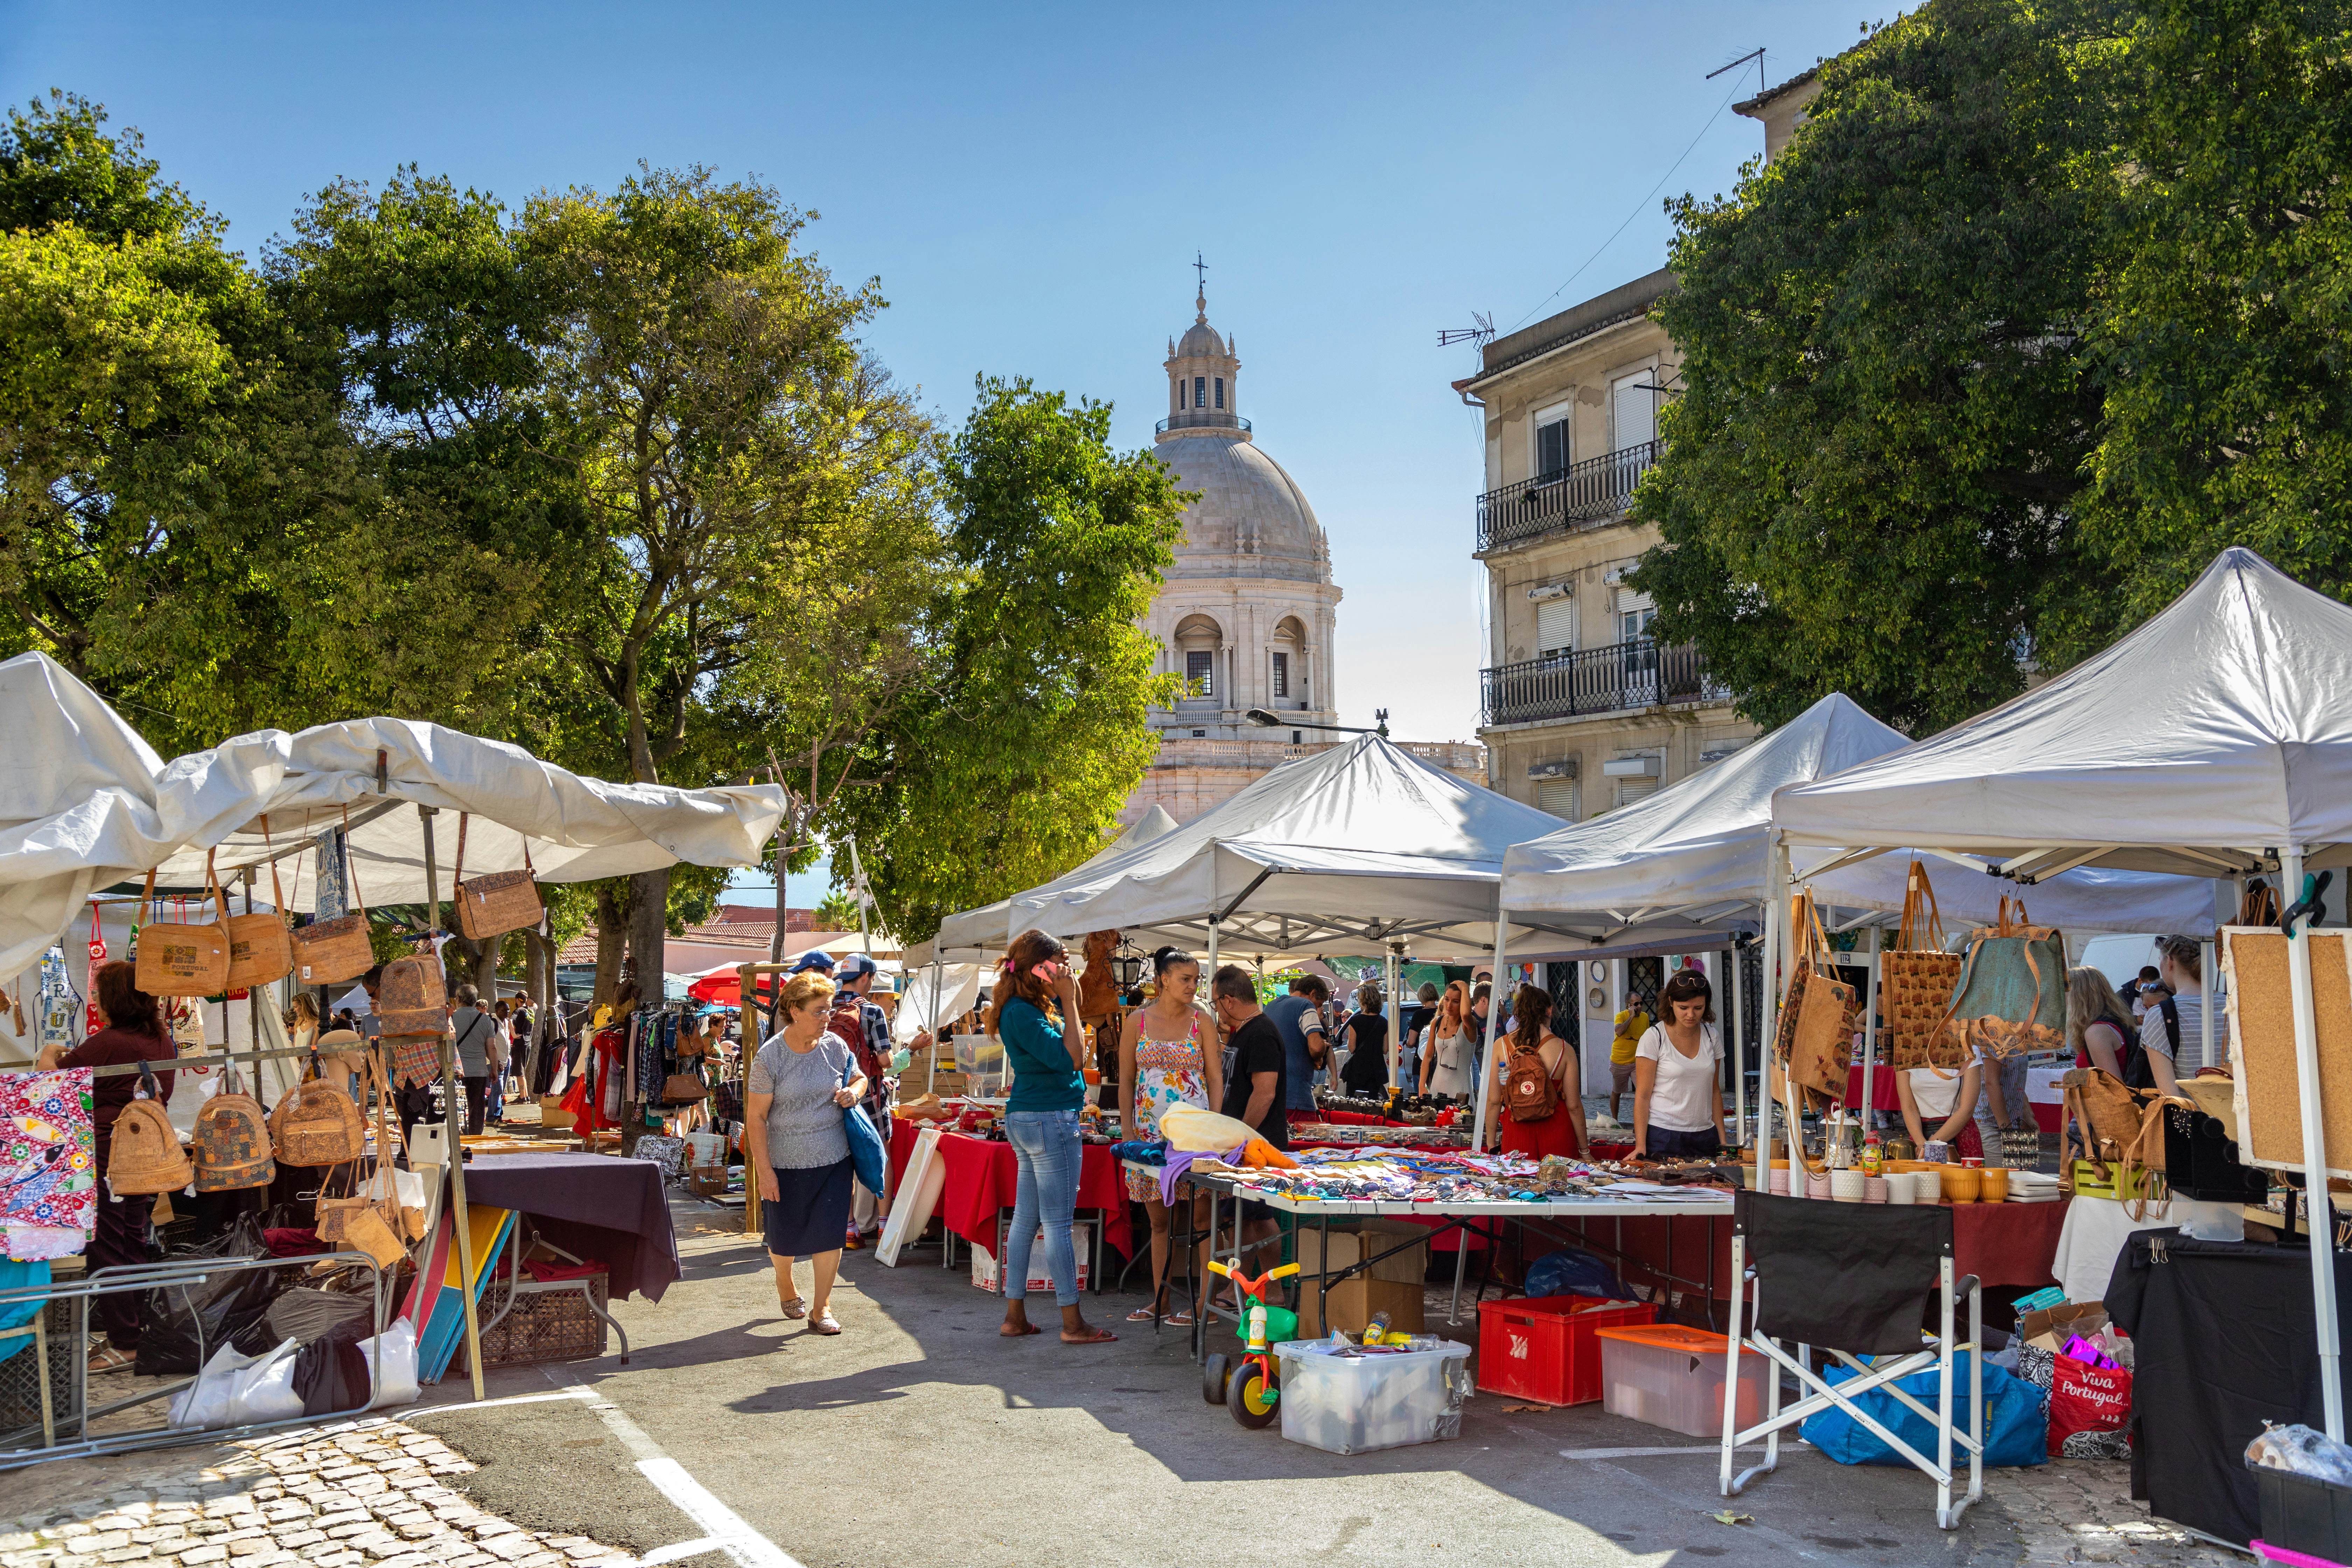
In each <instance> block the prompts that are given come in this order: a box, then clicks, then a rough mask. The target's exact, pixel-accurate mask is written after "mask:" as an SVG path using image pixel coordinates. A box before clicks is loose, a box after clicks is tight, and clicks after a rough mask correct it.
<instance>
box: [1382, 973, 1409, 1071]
mask: <svg viewBox="0 0 2352 1568" xmlns="http://www.w3.org/2000/svg"><path fill="white" fill-rule="evenodd" d="M1381 965H1382V967H1383V968H1384V969H1385V970H1386V971H1387V974H1388V983H1389V984H1388V993H1387V994H1388V1003H1389V1082H1390V1083H1391V1084H1394V1083H1395V1082H1396V1080H1397V1064H1398V1063H1400V1062H1402V1061H1403V1060H1404V1042H1403V1041H1402V1039H1400V1038H1398V1037H1397V1031H1398V1030H1399V1029H1401V1028H1402V1027H1403V1026H1404V1004H1403V1002H1402V1000H1401V999H1400V998H1399V997H1398V995H1397V987H1398V986H1400V985H1402V984H1404V943H1402V942H1390V943H1389V951H1388V956H1387V957H1386V958H1384V959H1382V960H1381Z"/></svg>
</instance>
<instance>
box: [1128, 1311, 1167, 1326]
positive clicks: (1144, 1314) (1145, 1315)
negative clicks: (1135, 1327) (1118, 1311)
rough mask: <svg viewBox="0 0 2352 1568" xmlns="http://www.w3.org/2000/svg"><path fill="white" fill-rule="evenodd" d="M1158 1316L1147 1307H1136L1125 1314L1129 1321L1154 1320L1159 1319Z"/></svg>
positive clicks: (1142, 1321)
mask: <svg viewBox="0 0 2352 1568" xmlns="http://www.w3.org/2000/svg"><path fill="white" fill-rule="evenodd" d="M1159 1318H1160V1314H1159V1313H1157V1312H1155V1311H1153V1310H1151V1309H1150V1308H1149V1307H1138V1308H1137V1309H1136V1310H1134V1311H1132V1312H1129V1314H1128V1315H1127V1321H1129V1322H1130V1323H1150V1322H1156V1321H1159Z"/></svg>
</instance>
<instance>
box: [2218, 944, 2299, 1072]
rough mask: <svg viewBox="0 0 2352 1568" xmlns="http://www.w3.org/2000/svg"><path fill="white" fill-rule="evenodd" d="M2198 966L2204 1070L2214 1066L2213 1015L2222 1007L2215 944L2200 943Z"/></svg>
mask: <svg viewBox="0 0 2352 1568" xmlns="http://www.w3.org/2000/svg"><path fill="white" fill-rule="evenodd" d="M2281 908H2284V905H2282V906H2281ZM2197 964H2198V968H2197V975H2198V984H2200V985H2201V986H2202V987H2203V1000H2204V1003H2205V1005H2204V1006H2202V1007H2200V1008H2199V1009H2198V1011H2199V1012H2200V1013H2202V1014H2204V1015H2205V1020H2204V1022H2205V1044H2204V1047H2203V1050H2204V1055H2202V1056H2201V1057H2200V1058H2198V1061H2197V1065H2198V1067H2199V1068H2210V1067H2211V1066H2213V1065H2214V1063H2213V1015H2214V1013H2215V1012H2216V1011H2218V1010H2219V1008H2220V1006H2221V999H2220V998H2219V997H2218V996H2216V995H2215V994H2214V993H2213V983H2214V982H2215V981H2217V980H2219V979H2220V978H2221V976H2220V975H2219V974H2217V973H2214V970H2213V944H2212V943H2211V942H2200V943H2199V944H2198V948H2197Z"/></svg>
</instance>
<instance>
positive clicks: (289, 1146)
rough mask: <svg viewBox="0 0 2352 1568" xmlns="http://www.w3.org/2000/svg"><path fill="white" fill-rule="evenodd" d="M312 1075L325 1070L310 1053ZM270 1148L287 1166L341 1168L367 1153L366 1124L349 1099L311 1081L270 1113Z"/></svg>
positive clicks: (323, 1081) (316, 1080)
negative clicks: (329, 1166) (342, 1165)
mask: <svg viewBox="0 0 2352 1568" xmlns="http://www.w3.org/2000/svg"><path fill="white" fill-rule="evenodd" d="M310 1066H311V1069H312V1070H313V1071H314V1072H322V1071H323V1070H324V1069H323V1068H321V1067H320V1063H319V1053H318V1052H316V1051H312V1052H311V1053H310ZM269 1146H270V1149H271V1151H272V1152H274V1153H275V1154H276V1155H277V1157H278V1159H279V1160H280V1161H282V1162H284V1163H287V1164H289V1165H341V1164H343V1163H346V1162H348V1161H352V1160H356V1159H358V1158H359V1157H360V1156H361V1155H362V1153H364V1152H366V1151H367V1123H366V1121H364V1120H363V1119H362V1117H361V1115H360V1108H359V1107H358V1105H356V1104H354V1103H353V1102H352V1097H351V1096H350V1095H348V1094H346V1093H344V1092H343V1091H342V1090H341V1089H339V1088H337V1087H336V1086H335V1085H333V1084H331V1083H329V1082H328V1081H327V1080H326V1079H324V1078H322V1077H321V1078H312V1079H308V1080H307V1081H305V1082H304V1083H302V1084H301V1085H300V1086H299V1088H297V1089H295V1090H294V1092H293V1093H291V1094H289V1095H288V1096H287V1097H286V1098H285V1099H283V1100H279V1101H278V1109H277V1110H273V1111H271V1112H270V1113H269Z"/></svg>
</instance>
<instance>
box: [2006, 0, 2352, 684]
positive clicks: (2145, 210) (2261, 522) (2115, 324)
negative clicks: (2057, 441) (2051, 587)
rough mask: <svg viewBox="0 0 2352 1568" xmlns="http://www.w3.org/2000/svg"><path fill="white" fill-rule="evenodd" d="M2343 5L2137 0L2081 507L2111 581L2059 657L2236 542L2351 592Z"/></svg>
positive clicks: (2348, 32)
mask: <svg viewBox="0 0 2352 1568" xmlns="http://www.w3.org/2000/svg"><path fill="white" fill-rule="evenodd" d="M2347 40H2352V8H2347V6H2346V5H2342V4H2340V3H2323V4H2311V3H2305V0H2144V3H2143V4H2141V5H2138V6H2137V7H2136V8H2135V16H2134V26H2133V27H2132V29H2131V33H2130V41H2131V47H2130V55H2129V62H2130V68H2129V71H2128V74H2127V77H2126V81H2125V83H2124V97H2125V99H2126V101H2127V102H2128V103H2129V104H2130V105H2131V108H2132V113H2131V117H2130V121H2129V124H2130V132H2129V136H2128V139H2127V151H2128V153H2129V156H2130V159H2131V166H2132V168H2133V170H2134V174H2135V177H2134V178H2133V179H2132V180H2131V181H2130V182H2129V183H2128V184H2126V189H2125V195H2124V199H2123V206H2122V211H2121V214H2120V215H2119V222H2118V225H2117V237H2116V242H2115V244H2114V246H2113V249H2112V258H2111V260H2110V262H2109V266H2108V269H2107V272H2106V275H2105V279H2104V280H2103V286H2102V290H2101V300H2100V310H2099V315H2098V321H2097V325H2096V328H2095V331H2094V333H2093V341H2094V348H2095V352H2096V353H2097V354H2098V355H2099V357H2100V359H2101V361H2102V363H2104V364H2105V365H2106V366H2108V367H2109V374H2108V378H2107V397H2106V405H2105V412H2106V421H2107V423H2106V428H2105V438H2104V439H2103V440H2102V441H2101V443H2100V445H2099V447H2098V448H2097V450H2096V452H2095V456H2094V458H2093V464H2092V467H2093V469H2094V471H2095V476H2096V486H2095V492H2094V494H2093V495H2091V496H2090V497H2087V498H2086V500H2085V504H2084V508H2083V531H2084V542H2085V545H2086V548H2087V549H2089V550H2090V551H2091V552H2094V554H2095V557H2096V559H2097V560H2098V561H2099V563H2100V564H2101V565H2102V566H2103V567H2104V568H2105V574H2106V578H2107V580H2108V581H2110V582H2111V583H2113V584H2114V587H2113V589H2112V591H2110V592H2108V593H2105V594H2102V595H2083V596H2081V597H2079V598H2076V599H2074V601H2073V602H2072V603H2071V604H2070V605H2069V606H2068V611H2069V613H2068V614H2066V615H2065V616H2063V617H2062V618H2060V619H2059V621H2058V623H2057V625H2056V626H2054V627H2053V637H2052V638H2051V651H2052V654H2053V659H2054V660H2055V661H2056V662H2060V663H2065V662H2071V661H2072V660H2073V659H2074V658H2080V657H2082V656H2083V655H2084V654H2087V653H2089V652H2091V651H2093V650H2094V649H2095V648H2096V647H2099V646H2101V645H2102V644H2103V643H2104V642H2105V641H2106V640H2107V638H2109V637H2112V636H2113V635H2114V634H2115V633H2116V632H2118V631H2121V630H2123V629H2125V628H2126V627H2128V626H2131V625H2134V624H2136V623H2137V622H2138V621H2140V620H2142V619H2144V618H2146V617H2147V616H2149V615H2152V614H2154V613H2155V612H2156V611H2157V610H2159V609H2161V608H2163V606H2164V605H2166V604H2168V603H2169V602H2170V601H2171V600H2172V599H2173V598H2174V597H2175V596H2177V595H2179V593H2180V591H2181V590H2182V589H2183V588H2185V587H2186V586H2187V585H2188V584H2189V582H2190V581H2191V580H2193V579H2194V578H2195V577H2196V575H2197V574H2198V573H2200V572H2201V571H2203V570H2204V568H2205V567H2206V566H2207V565H2208V564H2209V563H2210V562H2211V560H2212V558H2213V556H2214V555H2215V554H2216V553H2218V552H2220V551H2221V550H2222V549H2223V548H2224V547H2226V546H2228V545H2231V544H2245V545H2249V546H2251V547H2252V548H2253V549H2255V550H2257V551H2259V552H2261V553H2262V554H2263V555H2264V556H2265V557H2267V558H2268V559H2269V560H2270V561H2271V562H2272V563H2274V564H2275V565H2277V566H2279V567H2280V568H2281V569H2282V570H2284V571H2286V572H2289V573H2292V574H2294V575H2295V576H2296V577H2297V578H2299V579H2301V580H2302V581H2303V582H2305V583H2307V584H2310V585H2311V586H2313V587H2315V588H2317V589H2319V590H2320V591H2321V592H2323V593H2326V594H2329V595H2334V596H2335V597H2336V598H2339V599H2342V598H2352V528H2347V523H2346V520H2347V517H2352V355H2347V344H2352V184H2347V171H2352V52H2347Z"/></svg>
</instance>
